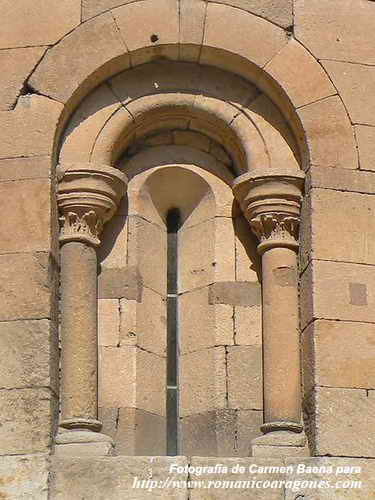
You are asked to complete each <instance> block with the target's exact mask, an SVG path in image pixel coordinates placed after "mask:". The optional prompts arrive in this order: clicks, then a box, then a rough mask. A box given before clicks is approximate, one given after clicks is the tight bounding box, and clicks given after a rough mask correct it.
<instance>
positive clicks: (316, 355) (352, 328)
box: [303, 320, 375, 389]
mask: <svg viewBox="0 0 375 500" xmlns="http://www.w3.org/2000/svg"><path fill="white" fill-rule="evenodd" d="M373 331H374V327H373V325H371V324H368V323H362V324H361V323H357V322H356V323H348V322H344V321H320V320H319V321H314V323H313V324H312V325H310V326H309V327H308V328H307V329H306V330H305V331H304V333H303V342H304V345H305V346H307V344H308V343H311V344H312V347H311V348H310V349H308V353H310V359H308V360H306V361H307V363H306V364H307V366H310V365H312V366H313V374H314V375H315V376H314V384H315V385H319V386H330V387H342V388H345V387H346V388H358V389H359V388H362V389H366V388H367V389H374V388H375V367H374V362H373V360H374V357H375V345H374V343H373V341H372V334H373ZM308 353H307V354H308ZM311 358H312V359H311Z"/></svg>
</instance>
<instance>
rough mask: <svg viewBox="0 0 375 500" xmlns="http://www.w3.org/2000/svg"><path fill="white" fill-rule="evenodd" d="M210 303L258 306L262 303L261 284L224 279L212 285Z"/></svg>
mask: <svg viewBox="0 0 375 500" xmlns="http://www.w3.org/2000/svg"><path fill="white" fill-rule="evenodd" d="M209 302H210V304H230V305H232V306H248V307H252V306H256V305H259V304H260V303H261V289H260V284H259V283H255V282H248V281H228V282H226V281H222V282H219V283H214V284H213V285H211V286H210V292H209Z"/></svg>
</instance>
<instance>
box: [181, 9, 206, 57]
mask: <svg viewBox="0 0 375 500" xmlns="http://www.w3.org/2000/svg"><path fill="white" fill-rule="evenodd" d="M205 18H206V3H205V2H204V1H202V0H181V1H180V59H181V60H183V61H197V60H198V59H199V55H200V48H201V45H202V40H203V34H204V23H205Z"/></svg>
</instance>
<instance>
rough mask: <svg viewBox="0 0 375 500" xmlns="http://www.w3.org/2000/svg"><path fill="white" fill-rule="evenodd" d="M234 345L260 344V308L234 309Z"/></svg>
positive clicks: (257, 306)
mask: <svg viewBox="0 0 375 500" xmlns="http://www.w3.org/2000/svg"><path fill="white" fill-rule="evenodd" d="M234 335H235V337H234V343H235V344H236V345H261V344H262V307H261V305H255V306H253V307H236V308H235V311H234Z"/></svg>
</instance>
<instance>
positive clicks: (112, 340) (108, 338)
mask: <svg viewBox="0 0 375 500" xmlns="http://www.w3.org/2000/svg"><path fill="white" fill-rule="evenodd" d="M119 342H120V303H119V301H118V300H116V299H99V300H98V344H99V345H100V346H112V347H116V346H118V344H119Z"/></svg>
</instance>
